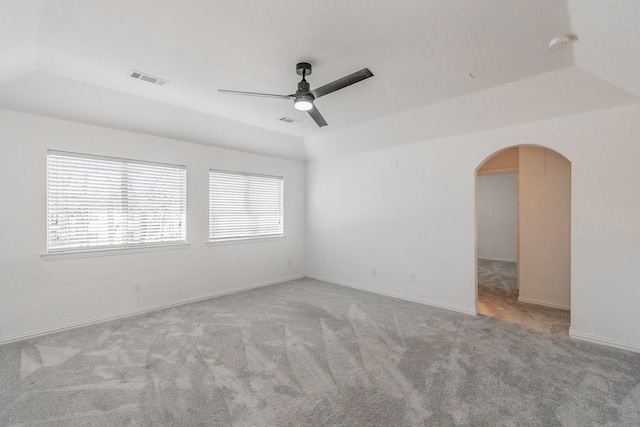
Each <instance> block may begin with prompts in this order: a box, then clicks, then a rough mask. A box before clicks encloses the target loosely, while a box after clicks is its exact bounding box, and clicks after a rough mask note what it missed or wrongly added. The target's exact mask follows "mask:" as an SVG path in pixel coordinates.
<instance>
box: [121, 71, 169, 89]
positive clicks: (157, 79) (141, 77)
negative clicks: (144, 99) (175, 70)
mask: <svg viewBox="0 0 640 427" xmlns="http://www.w3.org/2000/svg"><path fill="white" fill-rule="evenodd" d="M129 76H131V77H133V78H134V79H137V80H144V81H145V82H149V83H153V84H154V85H158V86H164V85H166V84H167V83H169V80H164V79H161V78H160V77H155V76H152V75H150V74H145V73H143V72H140V71H135V70H131V71H129Z"/></svg>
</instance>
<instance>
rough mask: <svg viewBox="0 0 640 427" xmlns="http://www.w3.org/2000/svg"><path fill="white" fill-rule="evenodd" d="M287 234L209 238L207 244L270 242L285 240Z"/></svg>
mask: <svg viewBox="0 0 640 427" xmlns="http://www.w3.org/2000/svg"><path fill="white" fill-rule="evenodd" d="M284 238H285V235H284V234H283V235H281V236H265V237H242V238H239V239H225V240H209V241H208V242H207V246H224V245H236V244H245V243H256V242H268V241H273V240H284Z"/></svg>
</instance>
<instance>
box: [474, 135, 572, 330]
mask: <svg viewBox="0 0 640 427" xmlns="http://www.w3.org/2000/svg"><path fill="white" fill-rule="evenodd" d="M570 222H571V163H570V162H569V160H568V159H566V158H565V157H564V156H562V155H561V154H559V153H557V152H556V151H554V150H551V149H548V148H545V147H539V146H528V145H523V146H517V147H510V148H508V149H505V150H501V151H499V152H496V153H494V154H492V155H491V156H490V157H488V158H487V159H486V160H485V161H483V162H482V163H481V164H480V165H479V166H478V168H477V169H476V259H477V275H476V279H477V283H476V290H477V293H476V309H477V311H478V313H479V314H482V315H487V316H491V317H496V318H500V319H502V320H505V321H509V322H512V323H519V324H522V325H525V326H527V327H532V328H535V329H538V330H545V331H549V332H552V333H565V334H567V333H568V329H569V319H570V316H569V310H570V306H571V260H570V256H571V248H570V242H571V235H570V230H571V223H570Z"/></svg>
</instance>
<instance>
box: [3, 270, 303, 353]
mask: <svg viewBox="0 0 640 427" xmlns="http://www.w3.org/2000/svg"><path fill="white" fill-rule="evenodd" d="M303 277H305V276H303V275H301V274H298V275H293V276H288V277H282V278H280V279H275V280H267V281H265V282H259V283H252V284H250V285H246V286H240V287H237V288H233V289H228V290H225V291H220V292H212V293H210V294H205V295H199V296H197V297H191V298H184V299H181V300H177V301H171V302H168V303H163V304H157V305H153V306H148V307H144V308H141V309H137V310H132V311H126V312H123V313H117V314H112V315H107V316H101V317H94V318H92V319H88V320H82V321H79V322H74V323H67V324H65V325H60V326H55V327H53V328H47V329H40V330H37V331H32V332H27V333H25V334H20V335H13V336H9V337H5V338H0V345H3V344H10V343H14V342H18V341H24V340H28V339H31V338H36V337H40V336H43V335H49V334H53V333H57V332H63V331H69V330H71V329H77V328H81V327H83V326H90V325H96V324H99V323H105V322H110V321H112V320H118V319H125V318H127V317H133V316H139V315H141V314H146V313H151V312H152V311H158V310H164V309H166V308H171V307H177V306H180V305H185V304H191V303H194V302H200V301H205V300H208V299H211V298H216V297H221V296H223V295H229V294H235V293H237V292H242V291H248V290H250V289H256V288H262V287H264V286H269V285H275V284H277V283H283V282H288V281H289V280H297V279H302V278H303Z"/></svg>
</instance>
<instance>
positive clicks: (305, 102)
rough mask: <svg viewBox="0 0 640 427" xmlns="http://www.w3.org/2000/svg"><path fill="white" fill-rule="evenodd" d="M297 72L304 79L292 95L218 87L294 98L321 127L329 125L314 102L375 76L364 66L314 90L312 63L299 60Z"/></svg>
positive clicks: (300, 107) (252, 93)
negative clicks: (309, 81) (311, 79)
mask: <svg viewBox="0 0 640 427" xmlns="http://www.w3.org/2000/svg"><path fill="white" fill-rule="evenodd" d="M296 73H297V74H298V75H300V76H302V80H300V82H299V83H298V90H296V93H294V94H291V95H274V94H269V93H256V92H242V91H237V90H224V89H218V92H219V93H225V94H232V95H247V96H260V97H264V98H278V99H292V100H293V106H294V107H295V109H296V110H300V111H306V112H307V113H309V115H310V116H311V118H312V119H313V120H314V121H315V122H316V124H317V125H318V126H319V127H323V126H326V125H327V122H326V121H325V119H324V117H322V114H320V111H318V109H317V108H316V107H315V105H314V104H313V102H314V101H315V100H316V99H318V98H320V97H321V96H325V95H328V94H330V93H332V92H335V91H337V90H340V89H344V88H345V87H347V86H351V85H352V84H354V83H358V82H360V81H362V80H364V79H368V78H369V77H373V73H372V72H371V71H369V69H368V68H363V69H362V70H360V71H356V72H355V73H352V74H349V75H348V76H345V77H342V78H340V79H338V80H335V81H333V82H331V83H328V84H326V85H324V86H320V87H319V88H316V89H314V90H311V88H310V86H309V83H308V82H307V79H306V77H307V76H309V75H311V64H309V63H308V62H299V63H298V64H297V65H296Z"/></svg>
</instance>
